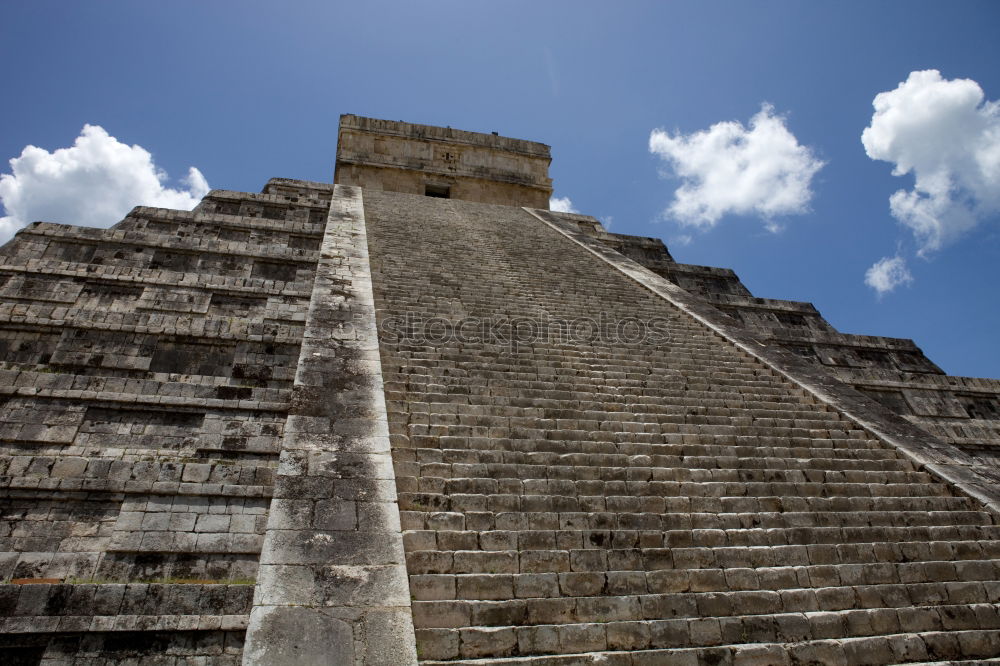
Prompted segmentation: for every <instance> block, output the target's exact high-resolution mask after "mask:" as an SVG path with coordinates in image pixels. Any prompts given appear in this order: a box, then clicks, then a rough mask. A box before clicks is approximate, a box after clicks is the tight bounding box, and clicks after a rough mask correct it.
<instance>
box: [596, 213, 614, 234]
mask: <svg viewBox="0 0 1000 666" xmlns="http://www.w3.org/2000/svg"><path fill="white" fill-rule="evenodd" d="M598 219H599V220H600V221H601V225H602V226H603V227H604V230H605V231H611V227H612V226H613V225H614V223H615V216H614V215H605V216H604V217H601V218H598Z"/></svg>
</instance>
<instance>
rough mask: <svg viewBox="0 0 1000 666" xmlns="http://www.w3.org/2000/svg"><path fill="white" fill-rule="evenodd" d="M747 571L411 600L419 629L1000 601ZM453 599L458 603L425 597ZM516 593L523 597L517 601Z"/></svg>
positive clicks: (467, 580) (957, 585)
mask: <svg viewBox="0 0 1000 666" xmlns="http://www.w3.org/2000/svg"><path fill="white" fill-rule="evenodd" d="M856 569H857V571H859V572H860V573H859V575H858V578H863V577H864V570H863V568H862V566H861V565H857V567H856ZM970 570H971V567H970ZM749 571H752V570H742V572H741V571H740V570H733V571H732V573H733V578H734V583H735V584H734V585H733V586H732V587H731V589H729V590H726V591H720V592H699V593H666V594H631V595H625V594H614V592H611V593H607V594H600V595H599V596H598V595H593V596H591V595H587V594H585V593H588V592H590V593H593V592H594V588H595V583H596V581H595V580H591V579H588V578H587V577H586V576H585V575H583V574H576V575H573V574H564V575H562V576H560V577H559V578H558V579H556V578H555V577H552V576H545V575H534V576H531V575H521V576H519V577H518V578H516V579H512V577H504V576H497V575H493V576H464V577H458V578H457V579H456V580H455V581H453V582H454V587H450V586H447V585H445V583H447V581H445V580H443V579H440V578H438V579H435V580H434V581H433V583H434V584H433V586H432V585H428V584H427V581H426V580H425V579H419V580H418V581H417V582H418V583H419V585H417V586H415V589H414V593H415V596H417V597H418V598H417V599H416V600H414V602H413V621H414V626H416V627H417V628H461V627H465V626H494V625H496V626H504V625H513V626H527V625H531V624H554V623H562V622H611V621H615V622H624V621H644V620H660V619H677V618H692V619H694V618H705V617H716V618H719V617H730V616H738V615H769V614H777V613H789V612H796V613H798V612H820V611H849V610H855V609H885V608H907V607H911V606H914V607H929V606H935V605H941V604H944V605H952V606H962V605H969V604H983V603H989V604H996V603H998V602H1000V582H997V581H995V580H987V581H977V580H976V579H972V580H964V581H959V582H952V581H940V582H915V583H907V584H905V585H904V584H899V583H859V584H856V585H849V586H838V587H814V588H796V587H794V584H795V583H794V578H795V577H794V575H793V576H791V577H792V579H793V582H792V587H787V588H782V589H780V590H759V589H751V590H745V589H740V587H739V583H740V574H741V573H742V574H746V573H747V572H749ZM622 573H624V572H622ZM872 578H875V576H874V575H872ZM786 579H787V576H786ZM786 584H787V583H786ZM515 585H517V587H515ZM598 592H600V590H598ZM447 594H452V595H454V596H457V597H459V598H457V599H420V598H419V597H420V596H443V595H447ZM515 595H518V597H517V598H514V597H515Z"/></svg>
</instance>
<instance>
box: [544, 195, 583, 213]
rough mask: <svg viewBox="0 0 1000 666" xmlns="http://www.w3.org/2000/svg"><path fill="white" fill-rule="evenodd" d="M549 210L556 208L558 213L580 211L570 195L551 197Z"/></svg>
mask: <svg viewBox="0 0 1000 666" xmlns="http://www.w3.org/2000/svg"><path fill="white" fill-rule="evenodd" d="M549 210H554V211H556V212H557V213H579V212H580V211H578V210H577V209H576V208H574V207H573V202H572V201H570V199H569V197H551V198H550V199H549Z"/></svg>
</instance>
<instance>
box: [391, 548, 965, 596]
mask: <svg viewBox="0 0 1000 666" xmlns="http://www.w3.org/2000/svg"><path fill="white" fill-rule="evenodd" d="M741 556H742V557H743V558H746V557H749V559H750V562H749V564H748V566H749V567H761V566H763V567H773V566H820V567H826V568H821V569H819V570H818V571H819V572H820V573H824V574H827V575H829V576H830V580H834V581H836V580H839V578H837V577H835V572H836V571H837V567H840V566H854V565H848V564H839V563H835V564H823V565H810V564H809V563H810V559H809V552H808V550H807V549H806V548H805V547H804V546H774V547H771V548H764V547H762V548H759V549H757V550H751V551H749V552H739V551H737V552H729V551H722V552H716V550H715V549H712V548H557V549H544V550H543V549H531V550H529V549H525V550H460V549H456V550H431V549H428V550H410V549H407V553H406V564H407V569H408V570H409V572H410V575H411V576H412V575H418V574H518V573H568V572H601V571H605V572H610V571H646V572H647V573H649V574H652V572H658V571H667V572H669V573H663V574H657V575H658V576H659V579H661V580H662V581H663V582H662V584H663V585H667V584H669V585H673V586H675V587H680V588H681V589H690V586H691V585H692V584H695V585H697V584H699V581H702V580H703V579H705V578H711V577H713V576H715V577H716V579H717V582H718V580H720V579H718V575H719V574H713V573H705V572H706V571H708V572H713V571H724V570H723V569H722V568H721V567H723V566H724V565H725V564H727V563H728V564H732V565H736V566H735V567H734V568H741V567H739V565H740V564H744V563H745V559H743V560H742V561H741V559H740V558H741ZM727 558H729V559H728V561H727ZM720 560H721V561H720ZM910 564H913V565H914V566H910V567H903V569H904V570H905V571H906V572H911V571H914V572H920V571H923V570H924V569H926V568H927V567H925V566H923V565H922V564H921V563H916V562H915V563H910ZM917 565H920V566H917ZM830 567H832V568H830ZM932 568H933V567H932ZM938 568H939V569H942V570H943V571H954V570H957V568H962V569H963V570H965V569H966V568H969V565H967V564H964V563H963V564H961V567H959V563H955V564H953V565H952V566H944V565H941V566H940V567H938ZM852 571H853V569H852ZM897 575H901V574H897ZM907 575H909V574H908V573H907ZM914 575H917V574H914ZM928 575H929V574H928ZM942 575H944V574H942ZM834 584H839V583H834ZM685 585H687V586H688V587H684V586H685Z"/></svg>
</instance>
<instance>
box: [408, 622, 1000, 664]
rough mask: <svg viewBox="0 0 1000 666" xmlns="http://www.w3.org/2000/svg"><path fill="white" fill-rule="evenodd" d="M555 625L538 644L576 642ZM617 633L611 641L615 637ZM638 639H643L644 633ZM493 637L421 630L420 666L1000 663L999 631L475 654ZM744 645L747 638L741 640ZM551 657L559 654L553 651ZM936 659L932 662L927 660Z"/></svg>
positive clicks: (616, 640) (626, 634)
mask: <svg viewBox="0 0 1000 666" xmlns="http://www.w3.org/2000/svg"><path fill="white" fill-rule="evenodd" d="M557 629H558V628H557V627H553V630H552V632H551V633H549V634H548V635H547V636H546V638H547V640H546V641H545V642H543V643H541V644H539V645H538V646H537V648H539V649H544V646H545V645H546V644H547V645H549V646H551V647H553V648H557V647H558V646H559V645H560V641H561V639H563V638H564V637H565V642H566V643H572V642H575V636H574V635H573V633H572V632H565V633H563V634H560V633H559V632H558V630H557ZM522 633H524V635H525V638H524V645H525V647H526V648H528V647H535V646H534V645H532V644H531V643H530V642H529V641H530V639H529V637H528V636H527V632H522ZM612 633H613V639H612V638H611V636H612ZM632 633H635V632H630V631H629V629H628V628H625V627H622V628H621V629H619V628H617V627H611V626H609V627H608V637H609V639H610V640H609V643H610V644H611V645H615V646H617V645H628V644H630V643H632V642H633V641H632V640H631V639H630V636H631V634H632ZM637 633H638V634H639V638H640V642H642V641H643V637H644V634H643V633H642V631H641V630H640V631H639V632H637ZM487 636H489V634H488V633H487V634H485V635H482V634H474V633H466V634H462V633H461V632H459V633H458V634H454V633H453V632H449V633H444V632H443V631H439V630H426V629H425V630H420V631H418V632H417V644H418V648H420V649H421V652H420V654H421V663H422V664H425V665H426V666H663V665H664V664H669V665H670V666H704V665H706V664H711V665H712V666H764V665H767V666H800V665H804V664H822V665H824V666H849V665H856V664H866V665H868V666H888V665H890V664H912V665H913V666H931V665H934V666H944V665H945V664H947V665H949V666H966V665H969V666H971V665H973V664H983V663H996V662H1000V658H995V657H993V656H992V655H994V654H995V653H996V646H997V643H998V641H1000V631H997V630H968V631H953V632H952V631H949V632H942V631H921V632H902V633H895V634H886V635H882V636H865V637H857V638H847V639H840V640H835V639H819V640H811V641H795V642H788V643H774V642H771V643H747V642H734V643H732V644H730V645H722V646H717V647H709V648H680V649H671V648H668V649H655V648H653V649H631V648H617V649H618V650H628V651H627V652H626V651H591V652H573V653H566V654H546V655H527V656H511V657H487V658H478V657H475V656H470V655H476V654H478V653H479V652H480V648H479V646H480V645H481V642H482V641H483V639H484V638H486V637H487ZM494 636H495V637H496V638H498V639H500V640H501V641H508V638H507V637H508V633H507V632H506V630H503V629H501V630H499V631H497V632H495V633H494ZM520 639H521V633H517V630H515V641H514V643H513V647H511V652H512V653H515V654H516V653H517V652H520V651H521V642H520ZM741 640H742V639H741ZM552 651H553V652H554V651H555V650H552ZM928 659H933V660H934V661H927V660H928Z"/></svg>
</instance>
